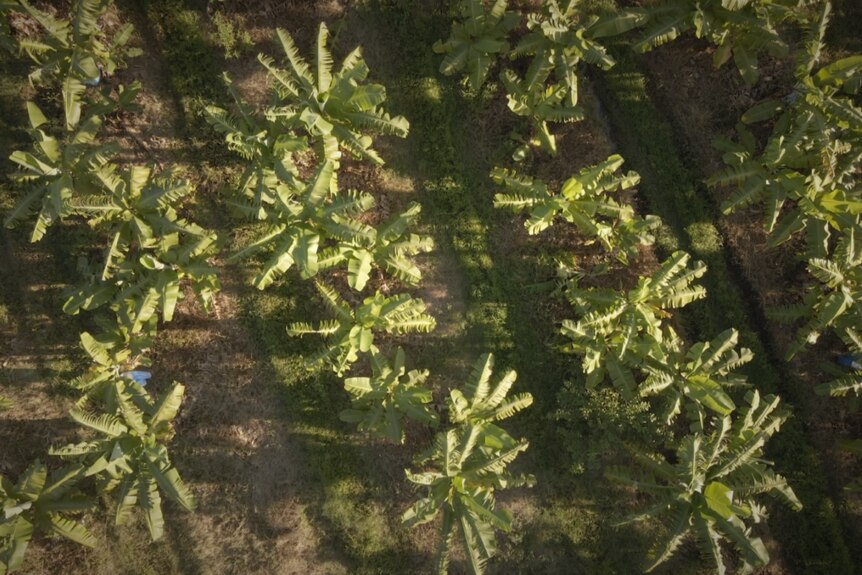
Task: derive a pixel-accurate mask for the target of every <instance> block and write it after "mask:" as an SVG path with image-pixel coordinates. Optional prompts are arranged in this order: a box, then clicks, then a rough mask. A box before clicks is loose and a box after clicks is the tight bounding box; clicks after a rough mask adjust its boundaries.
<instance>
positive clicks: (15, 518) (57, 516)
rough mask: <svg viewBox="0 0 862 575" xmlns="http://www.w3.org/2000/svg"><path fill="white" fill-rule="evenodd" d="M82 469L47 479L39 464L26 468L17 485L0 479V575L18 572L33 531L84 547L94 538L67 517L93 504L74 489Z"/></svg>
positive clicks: (69, 469)
mask: <svg viewBox="0 0 862 575" xmlns="http://www.w3.org/2000/svg"><path fill="white" fill-rule="evenodd" d="M82 477H83V468H82V467H80V466H72V467H66V468H63V469H60V470H58V471H56V472H54V473H52V474H51V475H50V477H49V474H48V468H47V466H45V464H43V463H42V462H40V461H36V462H34V463H33V464H32V465H30V466H29V467H28V468H27V470H26V471H25V472H24V474H23V475H21V477H20V478H19V479H18V481H17V483H13V482H12V481H10V480H9V479H7V478H6V477H3V476H2V475H0V503H2V505H3V514H2V516H0V574H3V575H5V574H6V573H11V572H12V571H16V570H18V569H19V568H20V567H21V565H22V563H23V561H24V554H25V553H26V551H27V546H28V545H29V543H30V540H31V539H32V538H33V534H34V533H35V532H36V531H44V532H50V533H54V534H57V535H60V536H61V537H65V538H66V539H70V540H72V541H74V542H76V543H80V544H81V545H86V546H88V547H95V546H96V538H95V537H94V536H93V535H92V534H91V533H90V531H89V530H88V529H87V528H86V527H85V526H84V525H83V524H82V523H79V522H78V521H76V520H75V519H73V518H72V517H70V515H72V514H77V513H82V512H85V511H88V510H90V509H92V508H93V507H95V506H96V502H95V501H94V500H93V499H91V498H88V497H84V496H83V495H81V494H80V493H79V492H78V491H77V489H76V485H77V483H78V481H80V479H81V478H82Z"/></svg>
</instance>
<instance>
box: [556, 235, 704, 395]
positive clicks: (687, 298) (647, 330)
mask: <svg viewBox="0 0 862 575" xmlns="http://www.w3.org/2000/svg"><path fill="white" fill-rule="evenodd" d="M689 259H690V257H689V255H688V254H687V253H685V252H682V251H679V252H675V253H674V254H673V255H671V257H669V258H668V259H667V260H665V261H664V262H663V263H662V264H661V267H660V268H659V269H658V270H657V271H656V272H655V273H653V274H652V275H651V276H648V277H641V278H640V279H639V280H638V285H637V287H636V288H635V289H632V290H629V291H628V292H619V291H616V290H613V289H596V288H581V287H578V285H577V282H576V281H570V282H569V284H568V285H567V286H566V288H565V292H564V293H565V296H566V298H567V299H568V300H569V301H570V302H571V304H572V305H573V306H574V307H575V310H576V311H577V312H578V314H579V315H580V316H581V317H580V319H578V320H577V321H572V320H564V321H563V324H562V328H561V329H560V333H562V334H563V335H564V336H565V337H567V338H569V339H570V340H571V342H570V343H568V344H566V346H565V347H564V348H563V349H564V350H565V351H569V352H574V353H578V354H581V355H583V356H584V357H583V360H582V368H583V371H584V373H585V374H587V386H589V387H594V386H596V385H597V384H599V383H600V382H602V381H603V380H604V379H605V376H606V375H609V376H610V379H611V382H612V383H613V385H614V386H615V387H616V388H617V389H618V390H619V391H620V393H622V394H623V396H625V397H626V398H632V397H634V392H635V389H636V387H637V385H636V382H635V373H634V370H636V369H637V370H640V369H642V365H643V363H644V360H645V358H646V357H648V356H649V355H650V354H651V353H653V352H654V350H655V349H656V348H657V346H664V349H669V348H672V347H673V346H674V345H675V344H676V342H678V341H679V338H677V337H676V335H675V333H674V332H673V329H672V328H671V327H670V326H669V325H667V323H666V322H665V321H664V320H665V319H666V318H668V317H670V315H671V314H670V313H669V312H668V311H666V310H667V309H675V308H680V307H683V306H685V305H688V304H689V303H691V302H693V301H696V300H699V299H702V298H704V297H705V296H706V290H705V289H704V288H703V287H702V286H698V285H694V281H695V280H696V279H698V278H700V277H701V276H703V274H704V273H706V265H704V263H703V262H696V263H695V264H694V265H693V266H692V267H689V265H688V264H689ZM669 351H673V349H669Z"/></svg>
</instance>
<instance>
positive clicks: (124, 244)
mask: <svg viewBox="0 0 862 575" xmlns="http://www.w3.org/2000/svg"><path fill="white" fill-rule="evenodd" d="M97 175H98V178H99V180H100V182H101V184H102V186H103V189H104V190H105V192H107V193H102V194H92V195H89V196H86V197H84V198H81V199H79V200H73V201H71V202H70V205H71V207H72V210H74V212H76V213H78V214H82V215H88V216H90V217H89V223H90V225H91V226H93V227H96V228H104V229H106V231H107V236H108V248H107V250H106V252H105V258H104V262H103V263H101V264H100V266H99V271H98V272H96V273H94V272H93V271H92V270H90V269H89V265H88V264H86V263H85V264H84V265H83V268H84V271H85V275H86V276H87V277H88V280H87V282H86V283H85V284H84V286H83V287H80V288H78V289H76V290H73V291H72V292H70V295H69V297H68V299H67V300H66V303H65V304H64V306H63V311H65V312H66V313H70V314H76V313H78V312H79V311H80V310H82V309H83V310H92V309H95V308H97V307H100V306H102V305H105V304H112V305H114V306H116V307H117V308H122V307H123V304H122V302H124V301H126V300H131V301H133V302H135V304H136V308H137V311H136V312H135V313H134V316H135V328H134V329H133V330H132V332H133V333H139V332H140V329H139V328H140V327H142V326H144V325H147V324H148V322H149V320H150V318H151V317H152V316H153V315H154V314H156V313H157V312H158V311H159V310H161V316H162V319H163V320H164V321H171V319H172V318H173V314H174V311H175V309H176V305H177V302H178V301H179V299H180V298H182V292H181V289H180V288H181V283H182V282H183V281H184V280H189V281H190V282H191V286H192V288H193V289H194V291H195V293H196V294H197V295H198V299H199V300H200V302H201V304H202V305H203V306H204V308H205V309H206V310H207V311H209V310H211V309H212V303H213V298H214V295H215V292H217V291H218V290H219V287H220V286H219V281H218V277H217V275H216V269H215V268H214V267H213V266H211V265H209V263H208V260H209V259H210V258H211V257H213V256H214V255H216V253H217V251H218V248H219V245H220V243H221V242H220V239H219V237H218V235H217V234H216V233H215V232H212V231H210V230H206V229H204V228H202V227H201V226H199V225H197V224H195V223H193V222H189V221H187V220H185V219H184V218H182V217H181V216H180V215H179V213H178V209H180V207H181V200H183V199H184V198H185V197H186V196H188V195H189V194H191V192H192V191H193V188H192V187H191V185H190V184H189V183H188V182H187V181H185V180H180V179H177V178H175V177H174V175H173V174H172V173H170V172H167V173H163V174H158V175H155V176H154V175H153V174H152V172H151V170H150V168H147V167H142V166H133V167H132V168H130V169H129V170H128V171H126V172H124V173H123V174H121V175H117V174H116V173H115V170H114V169H113V166H103V167H102V168H101V169H100V170H99V171H98V174H97Z"/></svg>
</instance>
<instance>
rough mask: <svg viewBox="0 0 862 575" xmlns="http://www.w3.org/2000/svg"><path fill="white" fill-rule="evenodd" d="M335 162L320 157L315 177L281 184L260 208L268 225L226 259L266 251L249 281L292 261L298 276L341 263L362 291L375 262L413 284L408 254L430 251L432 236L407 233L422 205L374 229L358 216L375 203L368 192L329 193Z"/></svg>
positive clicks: (267, 278)
mask: <svg viewBox="0 0 862 575" xmlns="http://www.w3.org/2000/svg"><path fill="white" fill-rule="evenodd" d="M334 177H335V165H334V164H333V163H332V162H329V161H325V162H324V163H323V164H322V165H320V166H319V167H318V169H317V172H316V174H315V176H314V179H313V180H312V181H311V182H309V183H307V184H305V183H303V182H301V181H300V180H298V179H294V183H293V185H288V184H280V185H279V186H278V188H277V192H278V195H277V197H276V202H275V203H274V204H273V206H272V207H270V208H266V209H265V210H264V213H265V215H266V218H267V221H269V222H270V226H269V228H268V229H267V231H266V232H265V233H264V234H263V235H262V236H261V237H260V238H259V239H257V240H255V241H253V242H252V243H251V244H249V245H248V246H246V247H245V248H244V249H242V250H241V251H239V252H237V253H236V254H234V255H233V256H231V257H230V258H229V260H228V261H236V260H239V259H241V258H244V257H247V256H249V255H251V254H253V253H255V252H257V251H260V250H264V249H267V250H271V253H272V255H270V257H269V259H268V260H267V262H266V263H265V264H264V266H263V269H262V270H261V271H260V273H258V274H257V276H256V277H255V278H254V280H253V284H254V285H255V286H256V287H257V288H258V289H264V288H266V287H268V286H269V285H270V284H271V283H272V282H273V281H275V280H276V279H277V278H278V277H279V276H281V275H282V274H284V273H285V272H286V271H287V270H289V269H290V268H291V267H293V266H294V264H295V265H296V266H297V267H298V268H299V271H300V274H301V275H302V277H303V278H310V277H313V276H315V275H317V273H318V272H319V271H320V270H323V269H328V268H332V267H334V266H337V265H341V264H346V265H347V272H348V283H349V285H350V287H351V288H353V289H355V290H357V291H362V289H364V288H365V285H366V283H367V282H368V279H369V278H370V275H371V271H372V269H373V268H374V267H375V266H376V267H378V268H380V269H383V270H386V271H387V272H389V273H391V274H392V275H394V276H395V277H397V278H398V279H400V280H402V281H405V282H407V283H409V284H416V283H418V281H419V279H420V278H421V273H420V271H419V268H418V266H416V264H415V263H414V262H413V261H412V260H411V259H410V256H413V255H416V254H417V253H420V252H427V251H430V250H431V248H432V247H433V242H432V241H431V238H429V237H427V236H419V235H416V234H409V235H406V232H407V229H408V228H409V227H410V226H412V225H413V224H414V222H415V221H416V219H417V218H418V216H419V212H420V211H421V207H420V206H419V204H416V203H412V204H411V205H410V206H409V207H408V209H407V210H406V211H405V212H403V213H402V214H399V215H397V216H395V217H393V218H392V219H391V220H389V221H388V222H385V223H383V224H382V225H381V226H380V227H379V228H374V227H372V226H370V225H368V224H365V223H363V222H362V221H361V219H360V216H361V215H362V214H363V213H364V212H367V211H368V210H370V209H371V208H372V207H374V198H373V197H372V196H371V195H370V194H366V193H363V192H359V191H356V190H349V191H347V192H342V193H337V194H336V193H332V191H331V190H332V182H333V179H334Z"/></svg>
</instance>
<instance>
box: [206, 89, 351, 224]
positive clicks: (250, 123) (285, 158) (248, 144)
mask: <svg viewBox="0 0 862 575" xmlns="http://www.w3.org/2000/svg"><path fill="white" fill-rule="evenodd" d="M222 77H223V81H224V84H225V86H226V87H227V89H228V91H229V92H230V94H231V96H232V97H233V99H234V102H235V104H236V105H235V109H236V114H232V113H231V112H229V111H228V110H225V109H224V108H219V107H217V106H207V107H206V109H205V114H204V117H205V118H206V121H207V122H208V123H209V124H210V125H211V126H212V127H213V128H214V129H215V130H216V131H218V132H220V133H222V134H224V135H225V142H226V143H227V147H228V148H229V149H230V150H231V151H232V152H235V153H237V154H239V155H240V156H242V158H243V159H244V160H245V161H246V165H245V170H244V171H243V173H242V175H241V176H240V184H239V186H238V195H239V197H240V198H242V201H240V202H236V201H231V200H228V203H231V204H232V205H234V206H235V207H237V208H239V210H240V211H241V212H244V213H246V214H248V215H250V216H251V217H253V218H255V219H258V220H265V219H267V210H269V209H271V208H272V206H273V204H275V203H276V201H277V198H278V192H277V191H276V188H277V187H278V186H279V185H281V184H288V185H289V184H291V183H293V182H294V181H295V179H296V178H298V177H299V171H298V169H297V167H296V163H295V161H294V155H295V154H296V153H297V152H301V151H304V150H306V149H307V148H308V142H307V139H306V138H303V137H299V136H297V135H296V134H295V133H294V132H293V130H292V129H290V128H288V127H286V126H285V125H284V124H283V122H281V121H279V118H278V117H277V116H274V115H273V114H272V113H271V110H269V109H268V110H266V111H265V112H264V113H263V114H260V113H255V110H254V109H253V108H252V106H251V105H249V104H248V103H246V102H245V101H244V100H243V99H242V97H241V96H240V94H239V93H238V92H237V90H236V89H235V88H234V85H233V81H232V80H231V79H230V76H228V74H227V72H225V73H224V75H223V76H222ZM334 183H335V178H333V184H334Z"/></svg>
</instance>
